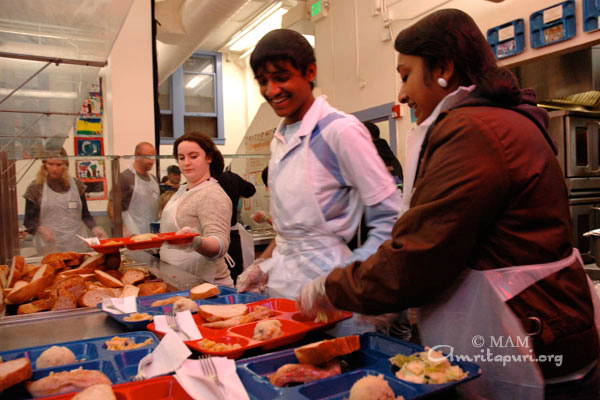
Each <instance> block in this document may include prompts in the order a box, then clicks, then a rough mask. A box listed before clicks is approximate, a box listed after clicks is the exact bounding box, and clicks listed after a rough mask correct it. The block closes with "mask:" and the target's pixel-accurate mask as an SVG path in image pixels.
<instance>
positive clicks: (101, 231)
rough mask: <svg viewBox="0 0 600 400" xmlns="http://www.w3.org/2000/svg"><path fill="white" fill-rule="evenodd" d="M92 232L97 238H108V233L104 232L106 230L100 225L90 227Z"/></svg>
mask: <svg viewBox="0 0 600 400" xmlns="http://www.w3.org/2000/svg"><path fill="white" fill-rule="evenodd" d="M92 233H93V234H94V235H96V237H97V238H98V239H106V238H108V235H107V234H106V232H105V231H104V229H102V227H101V226H95V227H93V228H92Z"/></svg>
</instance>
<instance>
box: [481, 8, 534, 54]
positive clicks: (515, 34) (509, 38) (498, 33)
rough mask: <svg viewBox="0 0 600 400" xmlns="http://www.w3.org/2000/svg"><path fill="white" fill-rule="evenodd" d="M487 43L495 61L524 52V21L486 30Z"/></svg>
mask: <svg viewBox="0 0 600 400" xmlns="http://www.w3.org/2000/svg"><path fill="white" fill-rule="evenodd" d="M487 41H488V43H489V44H490V46H491V47H492V50H493V51H494V54H495V55H496V58H497V59H501V58H506V57H510V56H514V55H516V54H519V53H521V52H523V50H525V20H524V19H523V18H519V19H515V20H513V21H510V22H507V23H505V24H502V25H498V26H496V27H493V28H490V29H488V31H487Z"/></svg>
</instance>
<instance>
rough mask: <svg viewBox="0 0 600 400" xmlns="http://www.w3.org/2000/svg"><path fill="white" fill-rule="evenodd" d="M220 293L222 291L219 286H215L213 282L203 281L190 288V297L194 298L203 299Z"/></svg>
mask: <svg viewBox="0 0 600 400" xmlns="http://www.w3.org/2000/svg"><path fill="white" fill-rule="evenodd" d="M220 293H221V291H220V290H219V287H218V286H215V285H213V284H212V283H203V284H201V285H198V286H195V287H193V288H192V290H190V297H191V299H192V300H202V299H207V298H209V297H213V296H216V295H218V294H220Z"/></svg>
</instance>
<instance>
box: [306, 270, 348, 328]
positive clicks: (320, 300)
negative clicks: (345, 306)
mask: <svg viewBox="0 0 600 400" xmlns="http://www.w3.org/2000/svg"><path fill="white" fill-rule="evenodd" d="M326 279H327V276H320V277H318V278H317V279H315V280H313V281H311V282H309V283H307V284H306V285H304V287H303V288H302V291H301V292H300V297H298V299H297V300H296V302H297V303H298V308H299V309H300V314H301V315H302V316H303V317H305V318H306V319H310V320H315V319H317V318H318V319H319V320H321V321H323V322H326V321H327V317H326V316H327V315H332V314H335V313H336V312H338V310H337V309H336V308H335V307H334V306H333V304H331V302H330V301H329V298H328V297H327V293H326V292H325V280H326Z"/></svg>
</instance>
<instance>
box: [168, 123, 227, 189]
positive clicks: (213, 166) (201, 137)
mask: <svg viewBox="0 0 600 400" xmlns="http://www.w3.org/2000/svg"><path fill="white" fill-rule="evenodd" d="M181 142H194V143H197V144H198V146H200V147H201V148H202V150H204V152H205V153H206V157H207V158H210V159H211V160H212V161H211V163H210V176H212V177H213V178H214V177H218V176H221V174H222V173H223V168H224V167H225V160H224V159H223V155H222V154H221V152H220V151H219V149H218V148H217V145H216V144H215V142H213V140H212V139H211V138H210V136H208V135H207V134H206V133H202V132H189V133H186V134H185V135H183V136H180V137H178V138H177V140H175V143H173V156H174V157H175V158H176V159H177V156H178V155H179V154H178V153H177V148H178V147H179V143H181Z"/></svg>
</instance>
